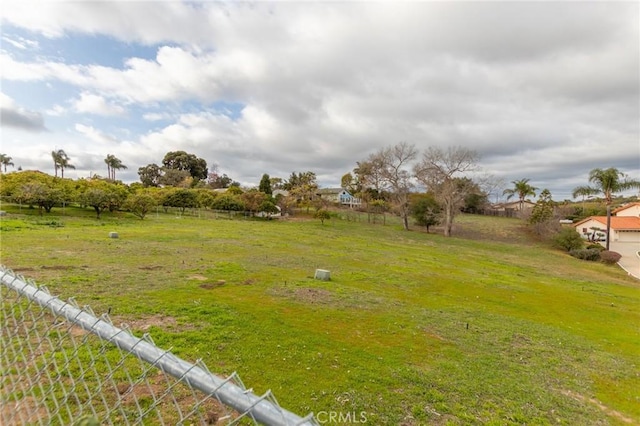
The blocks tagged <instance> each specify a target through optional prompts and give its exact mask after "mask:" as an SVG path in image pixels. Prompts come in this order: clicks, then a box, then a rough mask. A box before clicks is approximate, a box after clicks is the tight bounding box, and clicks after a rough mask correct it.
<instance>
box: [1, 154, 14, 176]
mask: <svg viewBox="0 0 640 426" xmlns="http://www.w3.org/2000/svg"><path fill="white" fill-rule="evenodd" d="M11 160H12V158H11V157H9V156H8V155H7V154H0V164H1V165H3V166H4V172H5V173H7V166H12V167H13V166H14V164H13V163H12V162H11Z"/></svg>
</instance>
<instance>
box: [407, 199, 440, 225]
mask: <svg viewBox="0 0 640 426" xmlns="http://www.w3.org/2000/svg"><path fill="white" fill-rule="evenodd" d="M409 210H410V212H411V216H413V219H414V220H415V222H416V224H417V225H419V226H424V227H425V228H427V232H429V228H430V227H432V226H435V225H438V224H439V223H440V221H441V218H442V214H441V212H442V209H441V208H440V205H439V204H438V202H437V201H436V199H435V198H434V197H433V195H431V194H412V195H411V197H410V198H409Z"/></svg>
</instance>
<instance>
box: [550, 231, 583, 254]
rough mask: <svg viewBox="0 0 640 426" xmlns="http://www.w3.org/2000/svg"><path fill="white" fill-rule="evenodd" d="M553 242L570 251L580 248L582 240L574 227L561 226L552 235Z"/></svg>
mask: <svg viewBox="0 0 640 426" xmlns="http://www.w3.org/2000/svg"><path fill="white" fill-rule="evenodd" d="M553 244H554V245H555V246H556V247H559V248H562V249H564V250H566V251H571V250H577V249H580V248H582V246H583V244H584V242H583V240H582V237H581V236H580V234H579V233H578V231H576V230H575V229H574V228H562V229H561V230H560V232H558V234H556V235H555V236H554V237H553Z"/></svg>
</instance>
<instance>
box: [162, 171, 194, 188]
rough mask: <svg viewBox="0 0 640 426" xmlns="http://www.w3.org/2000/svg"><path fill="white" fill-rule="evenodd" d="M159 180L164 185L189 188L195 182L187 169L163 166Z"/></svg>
mask: <svg viewBox="0 0 640 426" xmlns="http://www.w3.org/2000/svg"><path fill="white" fill-rule="evenodd" d="M158 182H159V183H160V184H161V185H164V186H173V187H176V188H189V187H191V185H192V184H193V178H192V177H191V175H190V174H189V172H188V171H187V170H178V169H169V168H166V167H163V168H162V176H160V178H159V179H158Z"/></svg>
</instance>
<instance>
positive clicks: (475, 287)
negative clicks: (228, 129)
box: [0, 205, 640, 425]
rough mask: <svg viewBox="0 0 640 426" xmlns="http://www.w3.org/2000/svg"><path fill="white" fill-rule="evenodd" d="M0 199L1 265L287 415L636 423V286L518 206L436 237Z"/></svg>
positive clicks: (359, 225)
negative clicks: (531, 229) (59, 208)
mask: <svg viewBox="0 0 640 426" xmlns="http://www.w3.org/2000/svg"><path fill="white" fill-rule="evenodd" d="M3 209H5V210H7V211H8V212H9V215H8V216H5V217H3V218H2V221H1V222H0V226H1V230H2V234H1V236H2V263H4V264H5V265H7V266H9V267H11V268H13V269H15V270H17V271H18V272H20V273H22V274H24V275H25V276H27V277H30V278H34V279H35V280H36V282H37V283H38V284H43V285H47V286H48V287H49V289H50V290H51V291H52V292H53V293H54V294H59V295H60V296H61V297H63V298H67V297H71V296H73V297H75V298H76V299H77V301H78V303H79V304H81V305H83V304H89V305H91V306H92V307H93V309H94V310H95V311H96V312H97V313H98V314H100V313H102V312H105V311H106V310H107V309H108V308H111V317H112V318H113V320H114V323H116V324H119V323H122V322H128V323H130V324H132V325H133V328H134V331H137V334H140V333H141V332H142V331H143V328H144V330H145V331H146V330H147V329H148V331H149V332H150V333H151V335H152V336H153V338H154V340H155V342H156V343H157V344H158V345H160V346H162V347H167V348H168V347H173V348H174V352H175V353H176V354H177V355H178V356H181V357H183V358H185V359H188V360H195V359H196V358H203V360H204V361H205V363H206V364H207V365H208V366H209V368H210V369H211V370H212V371H214V372H217V373H219V374H229V373H231V372H233V371H237V372H238V373H239V374H240V376H241V377H242V379H243V381H244V382H245V383H246V384H247V385H248V386H250V387H253V388H254V390H255V392H256V393H263V392H264V391H266V390H267V389H272V390H273V392H274V393H275V395H276V396H277V398H278V400H279V402H280V403H281V404H282V405H283V406H285V407H286V408H287V409H289V410H292V411H294V412H297V413H299V414H306V413H307V412H310V411H314V412H320V411H342V412H352V411H355V412H361V411H365V412H366V413H367V419H368V420H369V423H370V424H392V425H395V424H401V423H403V422H404V424H454V425H455V424H495V425H504V424H567V425H573V424H584V425H596V424H598V425H600V424H628V423H626V422H625V419H626V420H628V421H630V422H632V423H639V422H640V391H639V389H640V373H639V368H638V364H639V361H640V334H639V331H638V324H640V309H639V307H640V303H639V302H640V292H639V289H640V286H639V285H638V281H637V280H634V279H632V278H630V277H628V276H627V275H626V273H624V272H623V271H622V270H620V269H618V268H617V267H610V266H605V265H602V264H596V263H589V262H583V261H579V260H577V259H574V258H572V257H570V256H568V255H566V254H564V253H561V252H558V251H556V250H553V249H551V248H549V247H547V246H546V245H545V244H544V243H542V242H538V241H535V240H534V239H532V238H531V237H530V236H529V235H528V234H527V232H526V230H524V228H523V226H522V223H521V222H520V221H518V220H516V219H504V218H492V217H479V216H478V217H476V216H462V217H460V218H459V220H458V222H457V228H456V231H455V233H456V236H455V237H453V238H444V237H442V236H440V235H437V234H426V233H424V232H405V231H402V229H401V227H400V225H399V224H398V222H397V221H395V220H392V219H390V218H387V225H385V226H383V225H380V224H376V225H372V224H368V223H367V222H366V217H364V218H361V220H360V221H358V222H354V221H346V220H339V219H332V220H331V221H327V222H325V225H324V226H323V225H321V224H320V222H319V221H318V220H288V221H270V222H263V221H251V220H242V219H237V220H222V217H220V219H218V220H215V219H213V218H212V216H211V215H210V214H205V213H201V215H200V217H198V216H197V215H194V216H188V215H187V216H183V217H181V218H176V217H175V215H171V214H162V213H160V214H153V215H151V216H149V217H148V218H147V219H145V220H144V221H140V220H138V219H134V218H133V217H132V216H129V215H127V214H124V213H119V214H115V215H112V214H108V213H107V214H104V217H103V219H102V220H101V221H97V220H96V219H95V217H93V216H92V215H91V214H87V213H86V212H87V211H88V210H87V211H80V210H78V209H75V208H67V209H66V211H65V215H64V216H63V215H56V214H55V213H56V211H54V214H51V215H45V216H43V217H40V216H37V214H33V213H34V212H32V211H28V210H26V209H22V210H21V211H19V210H18V207H14V206H10V205H9V206H3ZM25 213H26V214H25ZM110 231H116V232H118V233H119V235H120V238H119V239H110V238H108V233H109V232H110ZM316 268H322V269H328V270H330V271H331V276H332V280H331V281H329V282H321V281H317V280H314V279H313V274H314V271H315V269H316ZM159 316H162V317H170V318H172V319H174V320H175V321H174V322H172V323H171V324H162V323H159V324H155V323H154V322H153V321H152V320H153V319H154V318H158V317H159ZM149 327H150V328H149Z"/></svg>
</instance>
